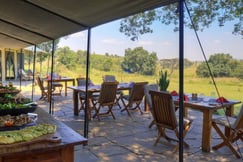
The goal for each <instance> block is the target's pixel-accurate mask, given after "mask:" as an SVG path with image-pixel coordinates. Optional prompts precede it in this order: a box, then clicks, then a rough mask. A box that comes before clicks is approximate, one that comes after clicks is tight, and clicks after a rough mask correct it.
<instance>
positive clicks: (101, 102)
mask: <svg viewBox="0 0 243 162" xmlns="http://www.w3.org/2000/svg"><path fill="white" fill-rule="evenodd" d="M117 85H118V82H103V83H102V85H101V91H100V95H99V98H98V102H97V104H94V108H95V114H94V115H93V118H95V117H97V118H98V120H100V116H110V115H111V116H112V117H113V119H115V115H114V114H113V112H112V108H113V106H114V104H115V99H116V91H117ZM105 107H107V108H108V109H107V110H106V111H102V112H101V108H103V109H104V110H105Z"/></svg>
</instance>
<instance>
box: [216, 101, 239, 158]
mask: <svg viewBox="0 0 243 162" xmlns="http://www.w3.org/2000/svg"><path fill="white" fill-rule="evenodd" d="M212 126H213V128H214V129H215V130H216V132H217V133H218V135H219V136H220V137H221V138H222V140H223V142H221V143H219V144H217V145H215V146H213V147H212V148H213V150H218V149H219V148H221V147H223V146H227V147H228V148H229V149H230V150H231V151H232V152H233V154H234V155H235V156H236V157H237V158H242V154H241V153H240V152H238V151H237V147H236V146H234V144H236V145H237V141H238V140H239V139H241V141H243V104H242V106H241V109H240V112H239V114H238V116H237V118H233V117H229V116H221V117H217V118H213V120H212ZM220 126H223V127H224V128H228V129H230V135H229V136H226V135H225V134H224V133H223V132H222V131H221V129H220Z"/></svg>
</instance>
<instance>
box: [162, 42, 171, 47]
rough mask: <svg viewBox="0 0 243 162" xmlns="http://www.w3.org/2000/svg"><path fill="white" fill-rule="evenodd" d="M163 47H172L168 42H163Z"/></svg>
mask: <svg viewBox="0 0 243 162" xmlns="http://www.w3.org/2000/svg"><path fill="white" fill-rule="evenodd" d="M161 45H162V46H171V43H170V42H168V41H165V42H162V43H161Z"/></svg>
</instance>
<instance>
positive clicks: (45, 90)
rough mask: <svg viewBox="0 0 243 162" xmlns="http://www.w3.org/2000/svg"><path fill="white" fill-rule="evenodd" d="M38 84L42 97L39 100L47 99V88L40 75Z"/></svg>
mask: <svg viewBox="0 0 243 162" xmlns="http://www.w3.org/2000/svg"><path fill="white" fill-rule="evenodd" d="M37 84H38V86H39V88H40V90H41V97H40V99H39V100H42V99H46V98H47V97H48V94H47V88H45V87H44V85H43V80H41V78H40V77H39V76H38V77H37Z"/></svg>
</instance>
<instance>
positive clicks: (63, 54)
mask: <svg viewBox="0 0 243 162" xmlns="http://www.w3.org/2000/svg"><path fill="white" fill-rule="evenodd" d="M56 57H57V58H56V61H57V62H56V63H61V64H63V65H65V66H66V67H67V68H68V69H71V68H74V67H76V66H77V60H78V59H77V58H78V55H77V53H76V52H74V51H72V50H70V48H69V47H63V48H58V49H57V51H56Z"/></svg>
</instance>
